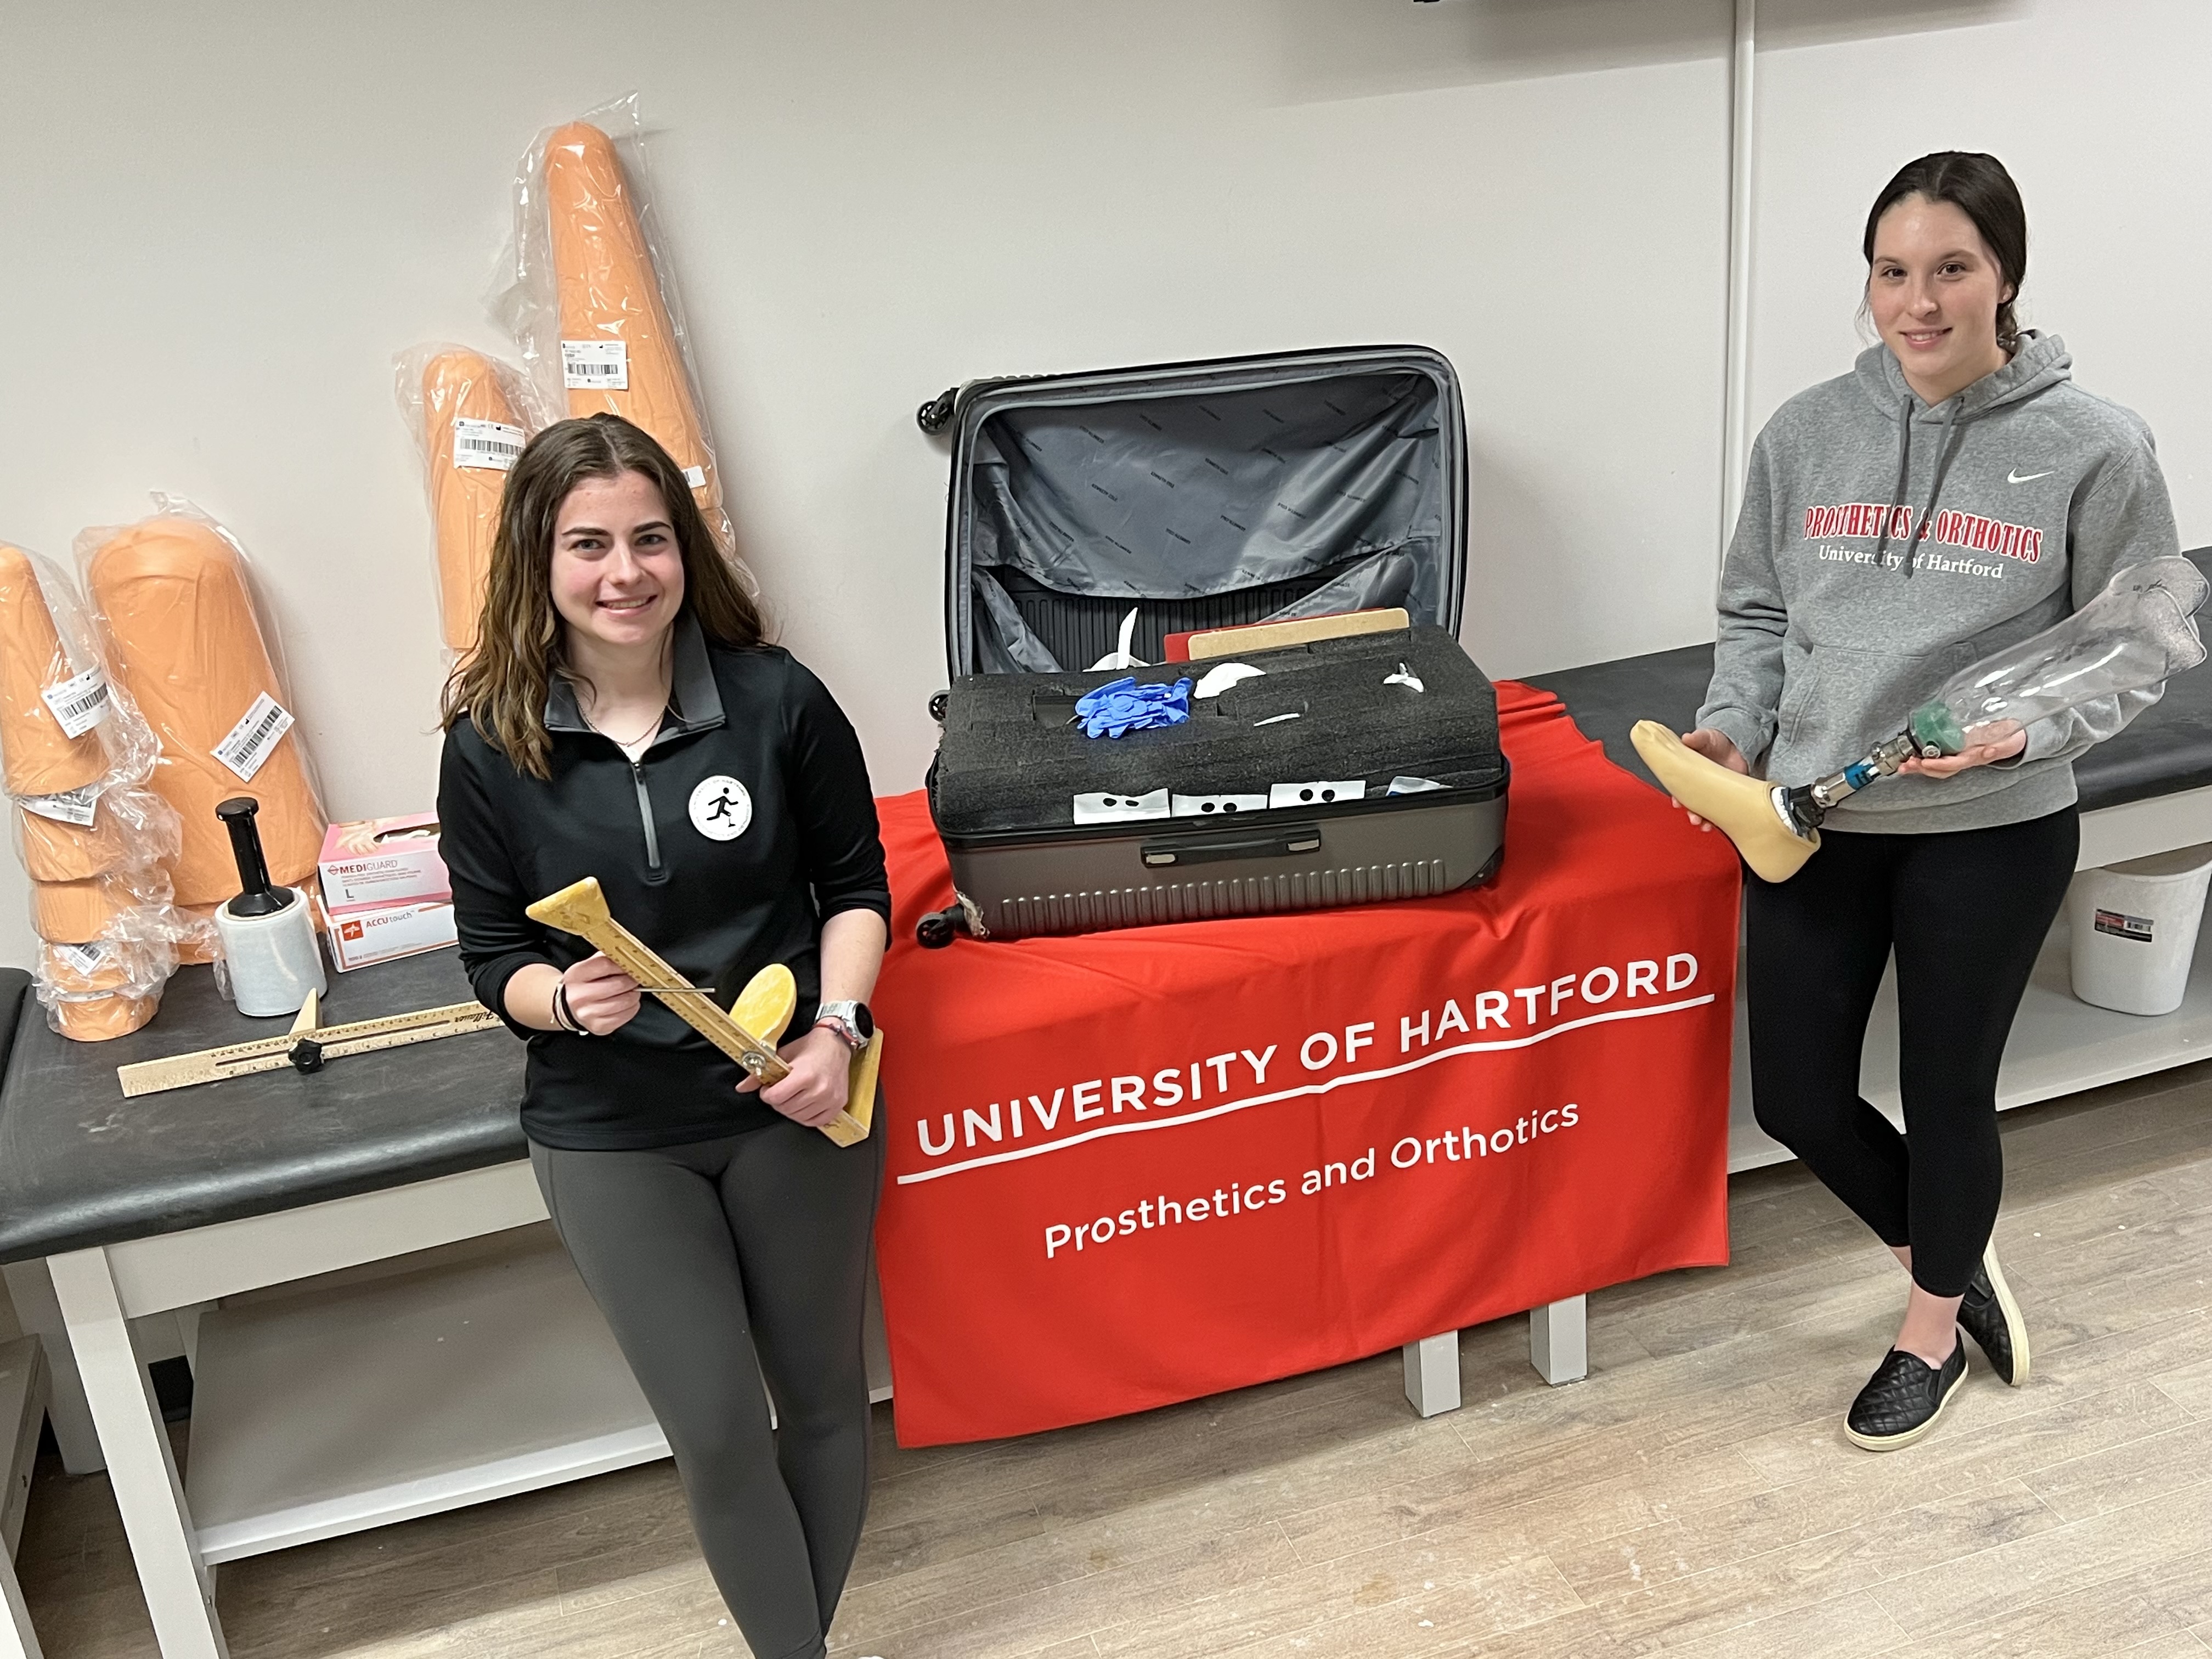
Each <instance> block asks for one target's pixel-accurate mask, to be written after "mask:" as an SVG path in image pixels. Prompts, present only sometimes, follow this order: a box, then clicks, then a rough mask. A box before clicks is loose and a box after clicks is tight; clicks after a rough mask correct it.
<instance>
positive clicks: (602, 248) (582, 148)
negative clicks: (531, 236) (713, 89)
mask: <svg viewBox="0 0 2212 1659" xmlns="http://www.w3.org/2000/svg"><path fill="white" fill-rule="evenodd" d="M545 212H546V216H547V229H548V231H549V233H550V242H551V246H552V257H553V271H554V276H555V279H556V284H557V287H558V290H559V291H558V295H557V305H558V309H559V316H560V328H561V343H562V357H563V360H564V367H565V366H567V359H568V357H569V356H570V355H571V349H572V348H573V347H575V346H580V345H583V346H588V345H598V346H600V347H603V348H606V347H611V346H613V345H615V344H617V343H619V344H620V346H621V347H622V356H623V363H622V365H621V367H622V368H623V374H612V373H605V371H606V370H609V369H611V368H613V367H614V365H612V364H611V363H605V362H600V363H593V362H590V361H589V360H588V359H586V358H579V360H578V362H576V363H575V365H574V368H575V369H576V371H577V372H576V373H575V374H568V375H567V376H566V377H565V378H567V379H568V380H576V379H580V378H583V376H584V375H586V374H604V376H605V379H606V380H623V379H626V380H628V386H627V387H626V388H623V389H615V388H613V387H611V386H588V385H586V386H577V385H573V384H571V385H569V386H568V388H567V390H568V413H569V414H570V415H571V416H579V415H596V414H598V413H599V412H600V411H601V410H606V411H608V412H610V413H612V414H616V415H619V416H622V417H623V419H624V420H626V421H629V422H632V423H634V424H635V425H637V426H641V427H643V428H645V429H646V430H647V432H650V433H651V434H652V435H653V436H654V437H655V438H657V439H659V441H660V447H662V448H664V449H665V450H666V451H667V452H668V453H669V454H670V455H671V456H673V457H674V458H675V460H676V464H677V465H678V466H680V467H682V468H684V472H685V476H686V477H689V478H690V480H691V493H692V495H694V496H695V497H696V499H697V501H698V503H699V510H700V511H701V512H702V513H705V514H706V517H707V525H708V529H710V530H712V531H714V532H715V534H716V535H717V536H720V534H722V533H723V526H724V525H725V524H726V519H725V517H724V515H723V512H722V482H721V478H720V475H719V474H718V473H717V472H716V471H715V470H714V453H713V451H712V449H711V448H710V447H708V441H707V435H706V427H705V424H704V422H702V421H701V419H700V417H699V408H698V404H696V401H695V400H694V398H693V396H692V386H691V377H690V369H689V368H688V366H687V365H686V364H685V362H684V347H683V342H682V341H680V340H679V339H678V337H677V335H676V329H675V325H674V324H673V323H672V322H671V319H670V318H669V314H668V307H667V305H666V303H665V301H664V300H663V299H662V297H661V288H660V278H659V275H658V273H657V272H656V271H655V270H654V269H653V250H652V248H651V247H650V246H648V245H647V241H646V240H645V233H644V231H643V229H642V228H641V227H640V225H639V223H638V219H637V213H636V210H635V208H634V207H633V205H632V204H631V201H630V195H629V187H628V185H627V182H626V181H625V179H624V178H623V167H622V161H621V158H620V157H619V156H617V155H616V154H615V147H614V142H613V141H612V140H611V139H610V138H609V137H607V135H606V134H605V133H604V132H602V131H599V128H597V127H595V126H592V125H590V124H589V123H588V122H584V121H572V122H570V123H569V124H568V125H567V126H565V127H562V128H559V129H558V130H556V131H555V132H554V133H553V135H552V136H551V137H550V138H548V139H547V140H546V143H545Z"/></svg>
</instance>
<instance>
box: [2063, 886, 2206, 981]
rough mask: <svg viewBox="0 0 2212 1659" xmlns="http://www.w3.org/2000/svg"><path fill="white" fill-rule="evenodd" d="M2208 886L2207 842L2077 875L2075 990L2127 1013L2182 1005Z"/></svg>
mask: <svg viewBox="0 0 2212 1659" xmlns="http://www.w3.org/2000/svg"><path fill="white" fill-rule="evenodd" d="M2208 887H2212V843H2207V844H2206V845H2204V846H2202V847H2185V848H2181V849H2180V850H2179V851H2178V852H2172V853H2154V854H2151V856H2150V857H2148V858H2143V859H2130V860H2128V862H2126V863H2125V864H2115V865H2112V866H2108V867H2107V868H2106V869H2102V870H2084V871H2083V872H2081V874H2080V875H2078V876H2076V877H2075V878H2074V884H2073V885H2072V886H2071V887H2069V888H2068V889H2067V890H2066V920H2067V925H2068V927H2069V929H2070V931H2071V932H2072V934H2073V957H2074V994H2075V996H2077V997H2079V998H2081V1000H2082V1001H2084V1002H2087V1003H2093V1004H2095V1005H2096V1006H2098V1007H2100V1008H2112V1009H2117V1010H2118V1012H2121V1013H2124V1014H2170V1013H2172V1012H2173V1011H2174V1010H2175V1009H2177V1008H2179V1006H2181V997H2182V993H2183V992H2184V991H2185V990H2186V989H2187V988H2188V986H2189V963H2190V960H2191V958H2192V957H2194V956H2195V955H2196V954H2197V924H2198V923H2200V922H2201V921H2203V919H2204V895H2205V891H2206V890H2207V888H2208Z"/></svg>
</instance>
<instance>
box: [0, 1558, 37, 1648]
mask: <svg viewBox="0 0 2212 1659" xmlns="http://www.w3.org/2000/svg"><path fill="white" fill-rule="evenodd" d="M0 1601H5V1602H6V1603H7V1604H8V1605H7V1615H8V1616H7V1617H6V1618H5V1619H0V1659H43V1656H42V1654H41V1653H40V1648H39V1637H38V1632H35V1631H33V1629H32V1628H31V1610H30V1609H29V1608H28V1607H25V1606H24V1605H23V1590H22V1586H21V1585H20V1584H18V1583H16V1582H15V1563H14V1562H13V1561H10V1560H9V1559H8V1552H7V1551H5V1550H0Z"/></svg>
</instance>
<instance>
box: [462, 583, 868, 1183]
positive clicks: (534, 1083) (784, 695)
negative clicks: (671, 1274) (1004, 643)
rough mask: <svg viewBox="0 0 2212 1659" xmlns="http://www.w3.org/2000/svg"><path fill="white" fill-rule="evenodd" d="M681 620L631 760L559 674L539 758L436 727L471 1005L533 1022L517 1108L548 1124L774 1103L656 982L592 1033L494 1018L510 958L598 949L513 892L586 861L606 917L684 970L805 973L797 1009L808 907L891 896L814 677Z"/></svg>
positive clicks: (562, 1139) (597, 1133)
mask: <svg viewBox="0 0 2212 1659" xmlns="http://www.w3.org/2000/svg"><path fill="white" fill-rule="evenodd" d="M676 628H677V634H676V639H675V660H674V663H673V673H672V676H671V682H672V684H671V693H670V698H669V704H670V706H669V709H668V713H667V714H666V715H665V717H664V719H663V720H662V723H661V728H660V732H659V736H658V737H656V738H654V739H653V744H652V745H651V746H650V747H649V748H647V750H645V752H644V753H643V754H642V755H641V757H639V758H638V759H637V760H636V761H635V762H633V761H631V760H630V759H629V757H628V756H626V755H624V754H623V751H622V750H621V748H620V747H619V746H618V745H617V744H616V743H615V742H614V741H613V739H611V738H606V737H604V736H602V735H600V734H599V732H594V731H592V729H591V727H590V726H587V725H586V724H585V723H584V720H583V719H582V717H581V716H580V714H579V713H578V712H577V708H576V701H575V696H574V691H573V690H571V688H570V687H569V686H568V684H567V683H566V682H564V681H561V680H556V681H555V682H554V685H553V688H552V690H551V693H550V696H548V697H547V699H546V708H545V726H546V731H547V732H548V734H549V735H550V737H551V738H552V755H551V768H552V776H551V777H550V778H549V779H546V780H544V781H540V780H538V779H537V778H532V777H529V776H526V775H524V774H523V773H521V772H520V771H519V770H517V769H515V767H514V766H513V764H512V763H510V762H509V761H508V760H507V757H506V756H504V755H502V754H501V753H500V752H499V751H498V750H495V749H494V748H492V747H491V745H490V744H488V743H486V742H485V741H484V738H483V734H482V733H481V732H478V731H477V728H476V726H475V725H474V724H473V723H472V722H471V721H470V720H467V719H466V718H464V719H461V720H457V721H456V722H455V723H454V725H453V729H452V730H451V731H449V732H447V734H446V748H445V756H444V759H443V762H442V764H441V768H440V773H439V783H438V819H439V823H440V825H441V842H440V850H441V853H442V854H443V855H444V858H445V860H446V867H447V870H449V871H450V872H452V875H453V913H454V919H455V921H456V923H457V924H458V926H459V932H460V948H461V961H462V964H463V966H465V968H466V969H467V970H468V974H469V979H470V982H471V984H473V985H474V986H475V987H476V992H477V996H478V997H479V998H480V999H481V1000H483V1003H484V1006H487V1007H489V1008H490V1009H491V1010H492V1011H493V1012H495V1013H497V1014H498V1015H500V1016H501V1018H503V1019H507V1024H508V1025H509V1027H511V1028H512V1029H513V1031H514V1032H515V1034H516V1035H517V1036H521V1037H524V1038H526V1039H527V1040H528V1042H529V1044H530V1053H529V1061H528V1066H527V1067H526V1080H525V1085H524V1092H523V1100H522V1127H523V1133H526V1135H528V1136H529V1137H530V1139H532V1140H534V1141H537V1142H538V1143H539V1144H540V1145H542V1146H554V1147H561V1148H568V1149H574V1150H579V1151H589V1150H594V1149H600V1148H635V1147H643V1146H677V1145H680V1144H681V1143H683V1142H685V1141H690V1140H705V1139H711V1138H713V1137H714V1136H718V1135H727V1134H734V1133H739V1132H741V1131H743V1130H745V1129H750V1128H760V1127H766V1126H767V1125H768V1124H769V1123H771V1122H773V1121H776V1114H775V1109H773V1108H771V1107H769V1106H766V1105H763V1104H762V1103H761V1101H760V1100H759V1098H758V1097H757V1096H755V1095H750V1094H744V1095H740V1094H738V1092H737V1085H738V1082H739V1081H740V1080H741V1079H742V1077H743V1075H744V1073H742V1072H741V1071H740V1070H739V1069H738V1066H737V1064H736V1062H734V1061H733V1060H730V1059H729V1058H728V1057H727V1056H726V1055H724V1054H722V1053H721V1051H720V1050H719V1049H717V1048H714V1045H713V1044H711V1043H709V1042H708V1041H707V1040H706V1039H705V1038H704V1037H702V1036H699V1035H698V1033H697V1032H696V1031H694V1030H692V1029H691V1028H690V1026H688V1025H686V1024H684V1022H683V1021H682V1020H680V1019H678V1018H677V1017H676V1016H675V1015H674V1014H673V1013H671V1012H669V1011H668V1010H667V1009H666V1008H665V1007H664V1006H661V1005H660V1004H659V1002H658V1001H656V1000H654V999H653V997H651V996H650V995H648V996H647V997H646V998H645V1000H644V1004H643V1006H642V1007H641V1009H640V1011H639V1013H638V1016H637V1018H635V1019H633V1020H632V1021H630V1023H629V1024H627V1025H625V1026H623V1028H622V1029H621V1030H618V1031H617V1032H615V1033H614V1034H613V1035H612V1036H606V1037H579V1036H570V1035H568V1033H566V1032H558V1031H536V1030H531V1029H530V1028H529V1027H527V1026H525V1025H522V1024H519V1023H517V1022H516V1021H514V1020H513V1019H512V1018H508V1017H507V1008H506V1000H505V999H506V993H507V981H508V980H510V979H512V978H513V976H514V974H515V971H516V970H517V969H520V968H522V967H524V966H526V964H528V963H533V962H543V963H550V964H551V965H552V966H554V967H556V968H561V969H565V968H568V966H570V965H571V964H572V963H578V962H580V961H582V960H583V959H584V958H585V957H588V956H590V955H591V954H592V947H591V946H590V945H587V944H586V943H585V942H584V941H583V940H582V939H578V938H577V937H576V936H575V935H574V934H572V933H562V932H560V931H558V930H557V929H554V928H549V927H542V926H540V925H539V924H538V923H537V922H534V921H531V920H530V918H529V917H528V916H527V915H525V914H524V909H525V908H526V906H528V905H530V904H532V903H534V902H536V901H538V899H540V898H543V897H544V896H546V895H547V894H549V893H553V892H556V891H558V890H560V889H562V888H563V887H566V886H568V884H571V883H572V882H577V881H580V880H582V879H583V878H585V877H586V876H596V877H598V878H599V885H600V887H601V888H602V889H603V890H605V893H606V896H607V904H608V908H610V909H611V910H612V912H613V913H614V915H615V917H616V919H617V921H621V922H622V923H623V926H624V927H628V928H629V930H630V931H631V932H632V933H635V934H636V935H637V936H638V937H639V938H640V939H642V940H644V941H645V943H647V945H651V946H652V947H653V949H654V950H655V951H659V953H660V955H661V956H662V957H663V958H665V960H666V961H667V963H669V965H670V966H671V967H672V968H674V969H676V970H677V972H678V973H679V974H682V975H684V977H685V978H686V979H688V980H689V981H691V982H692V983H693V984H696V985H702V986H708V987H711V986H713V985H714V983H715V982H716V981H718V980H720V979H722V978H724V977H725V976H726V975H734V976H735V978H736V979H737V980H739V981H741V980H743V979H744V978H745V977H748V976H750V975H751V974H753V973H754V972H756V971H757V970H758V969H762V968H764V967H766V966H768V965H769V963H775V962H781V963H784V964H786V965H787V967H789V968H790V969H791V971H792V973H793V975H794V976H795V977H796V978H797V979H798V981H799V1012H798V1014H797V1016H796V1017H795V1018H794V1019H793V1026H792V1029H793V1031H799V1030H805V1026H806V1025H807V1024H810V1023H811V1021H812V1019H813V1018H814V1007H815V1004H816V1001H817V999H818V998H819V996H820V994H821V940H822V923H823V921H825V920H826V919H827V918H829V917H830V916H832V915H836V914H837V912H839V911H841V910H873V911H875V912H876V913H877V914H878V915H881V916H883V917H884V919H885V921H886V922H888V921H889V919H890V884H889V882H888V880H887V878H886V877H885V875H884V850H883V844H882V842H881V841H880V840H878V836H877V829H876V809H875V800H874V798H873V796H872V793H871V792H870V790H869V787H868V774H867V768H866V763H865V762H864V761H863V760H862V758H861V755H860V739H859V738H857V737H855V736H854V732H853V728H852V725H851V723H850V722H849V721H848V720H846V718H845V715H844V713H843V711H842V710H841V709H840V708H838V707H837V704H836V702H835V701H834V700H833V699H832V698H831V696H829V690H828V689H827V688H826V687H824V686H823V684H822V682H821V681H820V680H818V679H817V678H815V677H814V676H813V675H812V674H811V673H809V672H808V671H806V669H805V667H803V666H802V665H800V664H799V663H798V662H797V661H796V660H794V659H793V657H792V656H791V654H790V653H788V652H786V651H783V650H781V649H780V648H778V647H774V646H758V647H751V648H749V649H744V650H732V649H728V648H726V647H720V646H715V645H710V644H708V642H707V641H706V639H705V638H704V636H703V635H702V633H701V631H700V629H699V626H698V623H696V621H695V620H694V619H693V618H692V617H691V616H690V613H688V612H686V613H685V614H684V616H683V617H679V618H678V622H677V624H676ZM740 822H743V823H744V829H742V830H741V831H740V832H739V833H738V834H736V835H734V836H730V835H728V834H727V831H728V829H729V828H730V826H731V825H732V824H734V823H740Z"/></svg>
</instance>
